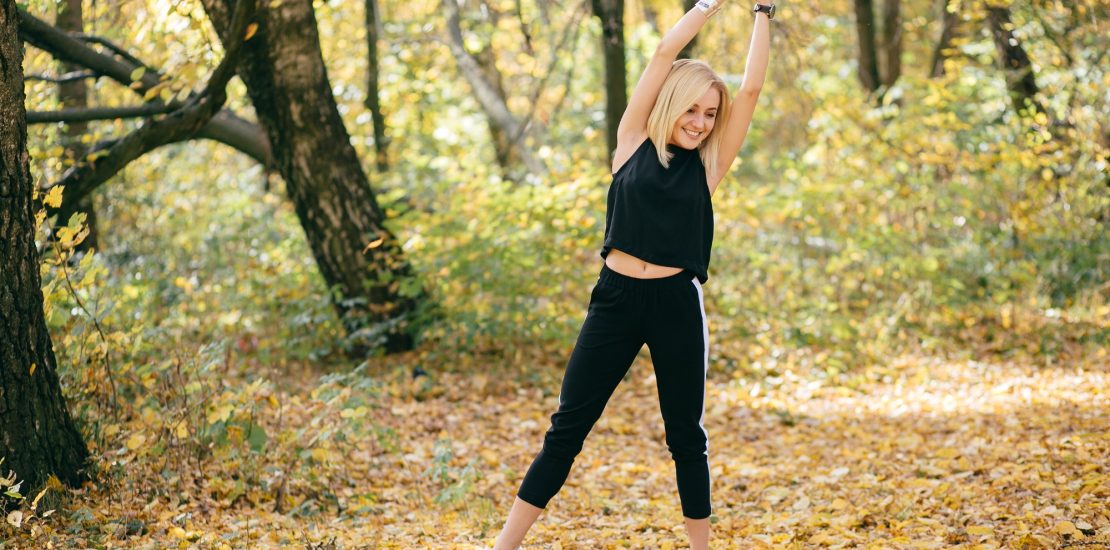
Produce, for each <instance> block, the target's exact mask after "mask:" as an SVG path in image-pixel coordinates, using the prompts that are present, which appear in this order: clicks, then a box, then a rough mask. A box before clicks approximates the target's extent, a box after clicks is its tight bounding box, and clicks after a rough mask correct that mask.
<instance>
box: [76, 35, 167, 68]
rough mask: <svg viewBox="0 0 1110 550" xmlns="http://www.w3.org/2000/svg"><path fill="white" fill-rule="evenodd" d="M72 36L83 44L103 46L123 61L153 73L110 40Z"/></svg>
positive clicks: (89, 36)
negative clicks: (83, 42)
mask: <svg viewBox="0 0 1110 550" xmlns="http://www.w3.org/2000/svg"><path fill="white" fill-rule="evenodd" d="M74 36H75V37H76V38H79V39H81V40H83V41H85V42H88V43H90V44H100V45H101V46H104V47H105V48H108V50H110V51H111V52H112V53H114V54H116V55H118V56H120V57H122V58H124V59H125V60H127V61H130V62H131V63H134V64H135V65H139V66H141V67H145V68H146V69H147V70H148V71H154V69H153V68H151V67H150V66H149V65H147V64H146V63H143V62H142V61H139V58H137V57H135V56H133V55H131V53H130V52H128V51H127V50H125V49H123V48H121V47H119V46H117V45H116V44H115V43H114V42H112V41H111V40H108V39H107V38H103V37H100V36H96V35H92V34H77V35H74Z"/></svg>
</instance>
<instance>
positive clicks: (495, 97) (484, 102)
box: [441, 0, 546, 180]
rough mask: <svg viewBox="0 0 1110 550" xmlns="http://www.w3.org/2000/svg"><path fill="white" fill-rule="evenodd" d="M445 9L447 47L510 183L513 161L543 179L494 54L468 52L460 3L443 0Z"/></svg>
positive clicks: (523, 123)
mask: <svg viewBox="0 0 1110 550" xmlns="http://www.w3.org/2000/svg"><path fill="white" fill-rule="evenodd" d="M441 5H442V6H443V11H444V12H445V13H446V16H447V47H448V48H449V49H450V50H451V55H452V57H454V58H455V63H457V64H458V66H459V72H461V73H462V76H463V78H465V79H466V81H467V83H468V84H470V88H471V89H472V90H474V97H475V99H477V100H478V104H479V105H481V106H482V111H484V112H485V113H486V118H487V119H488V120H489V128H490V136H491V139H492V141H493V144H494V151H495V153H496V155H497V162H498V164H500V165H501V168H502V171H503V173H504V174H505V175H506V179H511V180H515V179H516V178H515V177H513V176H512V172H513V171H514V169H515V167H516V165H517V164H518V163H517V162H516V161H514V160H513V159H519V164H523V165H524V167H525V168H526V169H527V170H528V171H529V172H531V173H532V174H534V175H536V176H542V175H543V174H544V172H546V168H545V167H544V165H543V163H542V162H541V161H540V160H539V159H538V158H536V157H535V156H533V155H532V152H531V151H530V150H528V148H527V147H526V146H525V144H524V136H525V133H526V132H527V124H528V122H529V121H524V122H521V121H520V120H518V119H517V117H516V116H515V115H513V113H512V111H510V110H509V106H508V104H507V103H506V102H505V90H504V87H503V86H502V84H501V73H500V72H499V71H498V70H497V68H496V67H495V66H494V64H493V58H492V52H491V51H489V48H488V47H487V48H486V49H485V50H484V51H483V52H479V54H478V55H476V56H475V55H471V54H470V52H468V51H466V46H465V45H464V44H463V36H462V27H461V24H460V22H459V20H460V17H459V4H458V2H457V0H443V2H442V4H441Z"/></svg>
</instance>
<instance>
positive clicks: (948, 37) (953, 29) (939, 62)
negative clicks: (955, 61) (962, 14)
mask: <svg viewBox="0 0 1110 550" xmlns="http://www.w3.org/2000/svg"><path fill="white" fill-rule="evenodd" d="M954 8H956V6H952V8H949V6H948V0H941V1H940V11H941V29H940V39H938V40H937V46H936V48H935V49H934V50H933V62H932V64H931V66H932V71H931V72H930V76H931V77H933V78H937V77H939V76H943V75H944V60H945V59H946V58H947V57H948V55H949V54H948V51H949V50H950V49H951V48H952V41H953V39H955V38H956V33H957V32H958V29H957V25H958V24H959V22H960V18H959V15H958V14H957V10H956V9H954Z"/></svg>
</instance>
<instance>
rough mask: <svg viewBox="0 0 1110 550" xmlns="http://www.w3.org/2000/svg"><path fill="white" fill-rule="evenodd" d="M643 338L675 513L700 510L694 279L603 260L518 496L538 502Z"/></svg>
mask: <svg viewBox="0 0 1110 550" xmlns="http://www.w3.org/2000/svg"><path fill="white" fill-rule="evenodd" d="M644 344H647V346H648V350H649V351H650V352H651V360H652V364H653V366H654V368H655V381H656V388H657V390H658V393H659V408H660V411H661V412H662V414H663V425H664V427H665V429H666V441H667V448H668V449H669V450H670V453H671V458H672V459H673V460H674V465H675V477H676V479H677V482H678V495H679V499H680V501H681V503H682V515H683V516H685V517H688V518H691V519H703V518H707V517H709V514H710V512H711V510H712V509H711V506H710V502H709V434H708V432H706V430H705V377H706V372H707V370H708V365H709V328H708V324H707V323H706V320H705V306H704V299H703V295H702V287H701V283H700V282H699V281H698V279H697V277H696V276H694V274H693V272H692V271H689V270H684V271H682V272H681V273H678V274H676V275H672V276H669V277H662V278H656V279H638V278H635V277H629V276H626V275H622V274H620V273H617V272H616V271H613V270H611V269H609V267H608V266H604V265H603V267H602V269H601V273H600V275H599V276H598V280H597V284H596V285H595V286H594V289H593V292H592V293H591V295H590V305H589V309H588V311H587V313H586V320H585V321H584V322H583V324H582V329H581V331H580V332H579V334H578V340H577V342H576V343H575V345H574V351H572V352H571V356H570V360H569V361H568V363H567V368H566V372H565V373H564V375H563V382H562V386H561V389H560V393H559V408H558V410H557V411H556V412H555V413H554V414H552V415H551V427H550V428H549V429H548V430H547V433H546V434H545V435H544V439H543V449H542V450H541V451H540V452H539V454H537V455H536V458H535V460H533V462H532V465H531V466H530V467H529V468H528V472H527V473H526V474H525V475H524V479H523V480H522V481H521V485H520V488H519V490H518V491H517V496H518V497H519V498H520V499H521V500H523V501H525V502H527V503H529V504H532V505H533V506H536V507H539V508H546V507H547V503H548V501H549V500H551V498H552V497H553V496H555V494H556V493H558V492H559V489H561V488H562V486H563V483H565V482H566V479H567V475H568V474H569V473H570V469H571V465H572V464H573V463H574V459H575V457H577V456H578V453H579V452H580V451H581V450H582V443H583V441H585V439H586V436H587V435H588V434H589V432H590V430H591V429H592V428H593V426H594V423H595V422H597V420H598V418H600V417H601V413H602V411H603V410H604V409H605V405H606V403H608V401H609V397H610V396H612V395H613V391H614V390H615V389H616V387H617V384H619V383H620V381H621V379H623V378H624V376H625V373H627V372H628V369H629V367H630V366H631V365H632V362H633V360H635V358H636V354H637V353H639V351H640V349H641V348H642V347H643V346H644Z"/></svg>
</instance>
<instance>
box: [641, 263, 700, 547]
mask: <svg viewBox="0 0 1110 550" xmlns="http://www.w3.org/2000/svg"><path fill="white" fill-rule="evenodd" d="M657 306H658V310H656V311H653V312H651V314H650V318H651V321H650V322H649V327H648V330H647V337H648V338H647V344H648V348H649V349H650V350H651V360H652V364H653V365H654V368H655V380H656V387H657V389H658V391H659V408H660V411H661V412H662V414H663V424H664V427H665V428H666V432H667V436H666V439H667V447H668V449H669V450H670V452H671V457H672V458H673V459H674V463H675V477H676V478H677V482H678V483H677V484H678V494H679V499H680V501H681V503H682V515H683V516H684V517H685V518H686V526H687V529H688V530H689V534H690V544H691V547H692V548H694V549H698V548H706V545H707V544H708V538H709V522H708V518H709V515H710V513H711V511H712V507H711V505H710V494H709V485H710V480H709V434H708V432H707V431H706V430H705V422H704V419H705V377H706V372H707V370H708V360H709V330H708V325H707V324H706V321H705V307H704V305H703V298H702V291H701V286H700V285H699V284H698V283H697V281H696V280H693V281H688V282H686V283H685V285H683V286H679V287H675V288H674V289H673V291H672V292H668V293H666V294H661V295H660V300H658V302H657Z"/></svg>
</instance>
